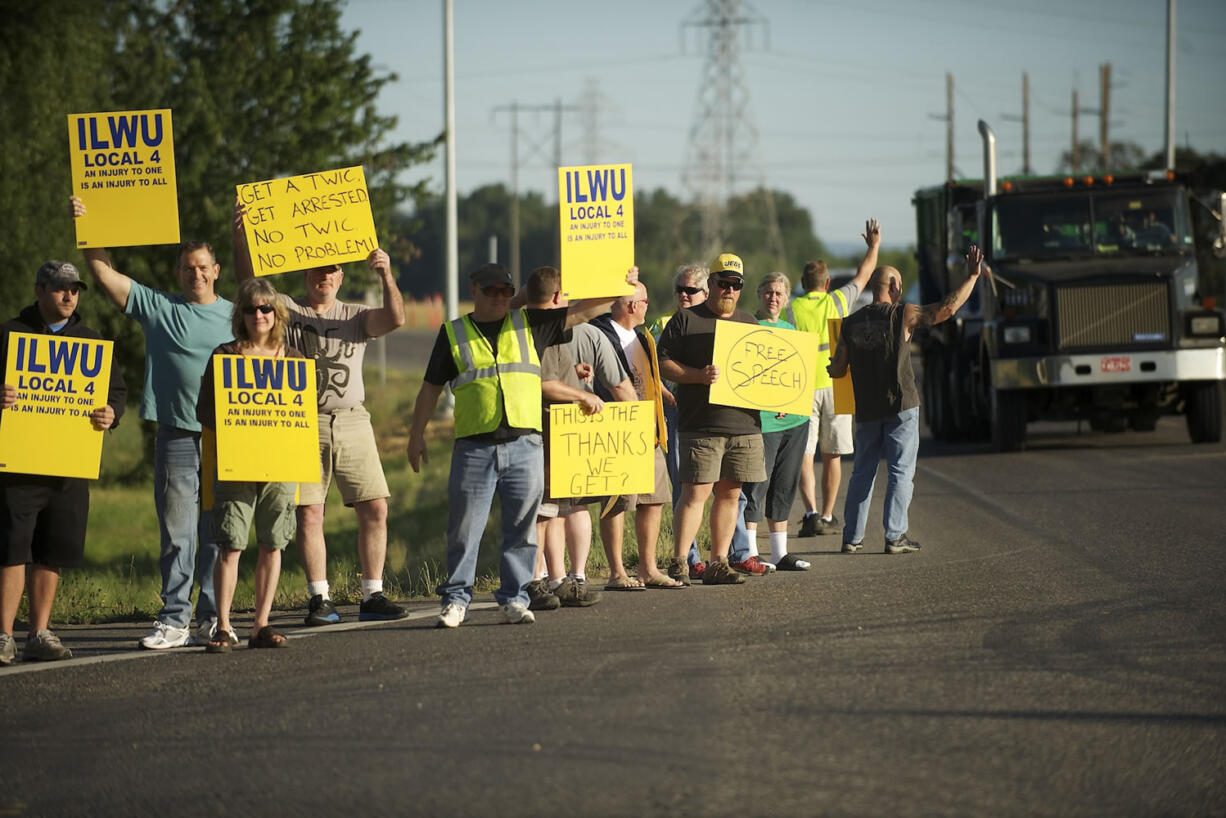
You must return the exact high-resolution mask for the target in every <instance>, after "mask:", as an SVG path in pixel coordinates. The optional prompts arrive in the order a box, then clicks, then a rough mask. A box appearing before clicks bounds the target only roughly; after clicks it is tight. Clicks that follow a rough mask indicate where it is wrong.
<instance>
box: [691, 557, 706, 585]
mask: <svg viewBox="0 0 1226 818" xmlns="http://www.w3.org/2000/svg"><path fill="white" fill-rule="evenodd" d="M706 570H707V566H705V565H703V564H702V560H699V561H698V562H695V563H692V564H691V565H690V579H692V580H700V579H702V574H703V572H704V571H706ZM687 584H688V583H687Z"/></svg>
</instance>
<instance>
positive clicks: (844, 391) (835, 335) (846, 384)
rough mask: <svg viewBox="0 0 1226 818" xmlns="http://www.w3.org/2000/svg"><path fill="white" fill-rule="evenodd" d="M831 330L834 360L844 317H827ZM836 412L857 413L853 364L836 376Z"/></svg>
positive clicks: (831, 355) (831, 351) (831, 356)
mask: <svg viewBox="0 0 1226 818" xmlns="http://www.w3.org/2000/svg"><path fill="white" fill-rule="evenodd" d="M827 322H828V325H829V330H830V359H831V360H834V351H835V350H836V349H838V346H839V333H841V332H842V331H843V319H842V318H829V319H827ZM833 380H834V413H835V414H836V415H854V414H855V413H856V393H855V392H854V391H853V390H852V388H851V366H848V367H847V371H846V372H844V373H843V377H841V378H834V379H833Z"/></svg>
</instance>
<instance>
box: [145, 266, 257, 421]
mask: <svg viewBox="0 0 1226 818" xmlns="http://www.w3.org/2000/svg"><path fill="white" fill-rule="evenodd" d="M233 310H234V305H233V304H231V303H230V302H229V301H227V300H226V299H224V298H221V297H220V296H218V298H217V300H216V301H214V302H213V303H212V304H190V303H188V301H187V300H186V299H185V298H184V297H183V296H182V295H170V294H169V293H164V292H161V291H160V290H154V289H151V288H149V287H146V286H145V285H143V284H141V283H139V282H136V281H133V282H132V290H131V292H129V293H128V303H127V304H125V305H124V308H123V311H124V313H126V314H127V315H130V316H132V317H133V318H135V319H136V321H137V322H138V323H139V324H140V326H141V329H143V330H144V331H145V391H144V394H143V395H141V399H140V416H141V417H142V418H144V419H145V420H152V421H155V422H157V423H161V424H164V425H166V426H174V427H176V428H179V429H189V430H191V431H200V422H199V421H197V420H196V397H197V395H198V394H199V392H200V377H201V376H202V375H203V374H204V367H205V365H207V364H208V362H209V356H210V355H212V354H213V350H214V349H216V348H217V347H218V346H220V345H221V344H224V343H225V342H226V341H230V340H233V338H234V333H233V332H231V331H230V315H231V313H232V312H233Z"/></svg>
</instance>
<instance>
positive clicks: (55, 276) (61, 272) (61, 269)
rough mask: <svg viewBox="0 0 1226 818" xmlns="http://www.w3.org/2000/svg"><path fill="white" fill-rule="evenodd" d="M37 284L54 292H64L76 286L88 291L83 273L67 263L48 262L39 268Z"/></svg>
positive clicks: (36, 278)
mask: <svg viewBox="0 0 1226 818" xmlns="http://www.w3.org/2000/svg"><path fill="white" fill-rule="evenodd" d="M34 283H35V284H45V285H47V286H49V287H51V289H53V290H63V289H67V288H68V287H71V286H73V285H76V286H78V287H80V288H81V289H82V290H88V289H89V287H87V286H85V282H84V281H82V280H81V273H80V272H78V271H77V268H76V267H74V266H73V265H72V264H69V263H68V262H67V261H48V262H45V263H44V264H43V266H42V267H39V268H38V275H37V277H35V279H34Z"/></svg>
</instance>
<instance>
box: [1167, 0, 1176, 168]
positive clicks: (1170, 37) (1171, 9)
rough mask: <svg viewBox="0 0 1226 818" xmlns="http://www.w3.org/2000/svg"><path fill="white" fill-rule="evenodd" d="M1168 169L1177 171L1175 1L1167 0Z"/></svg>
mask: <svg viewBox="0 0 1226 818" xmlns="http://www.w3.org/2000/svg"><path fill="white" fill-rule="evenodd" d="M1165 148H1166V169H1167V170H1174V169H1175V0H1166V145H1165Z"/></svg>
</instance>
